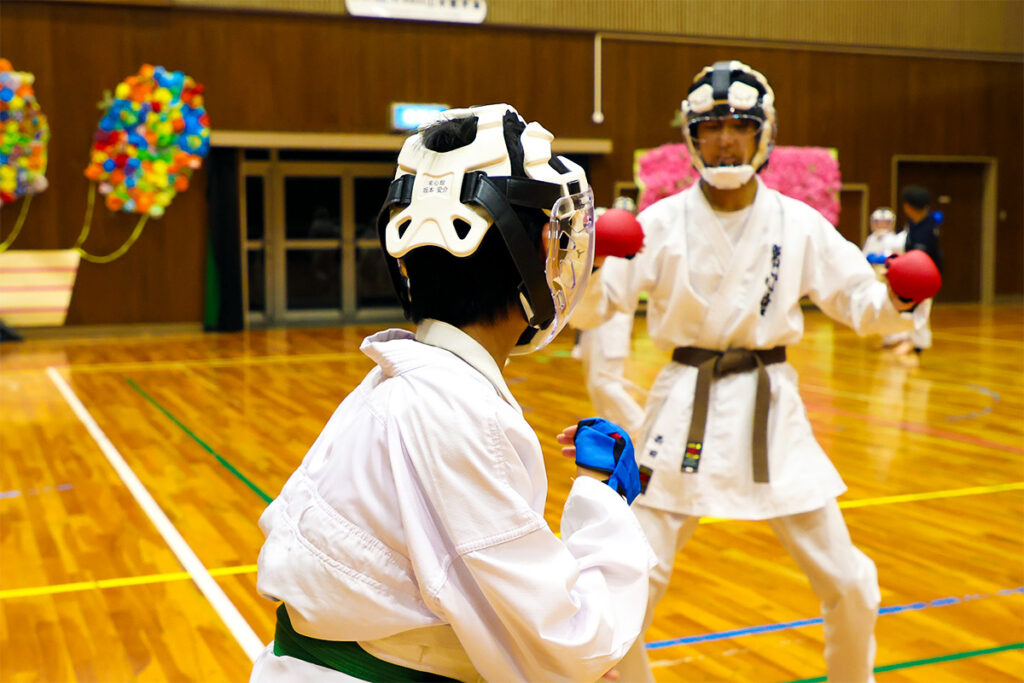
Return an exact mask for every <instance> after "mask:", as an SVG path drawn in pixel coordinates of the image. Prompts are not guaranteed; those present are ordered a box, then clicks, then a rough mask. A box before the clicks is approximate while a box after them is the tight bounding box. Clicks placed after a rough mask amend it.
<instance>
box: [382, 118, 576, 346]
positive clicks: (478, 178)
mask: <svg viewBox="0 0 1024 683" xmlns="http://www.w3.org/2000/svg"><path fill="white" fill-rule="evenodd" d="M474 117H475V118H476V120H477V123H476V137H475V138H474V140H473V142H471V143H470V144H468V145H465V146H463V147H459V148H457V149H453V150H451V151H448V152H435V151H433V150H430V149H427V147H426V146H424V144H423V138H422V132H423V131H424V130H425V129H426V128H428V127H429V126H430V125H432V124H426V125H424V126H421V127H420V131H419V132H418V133H417V134H415V135H413V136H411V137H410V138H409V139H408V140H406V141H405V144H404V145H403V146H402V151H401V152H400V153H399V155H398V169H397V171H396V173H395V180H394V181H393V182H392V183H391V187H390V189H389V191H388V196H387V199H386V200H385V202H384V206H383V207H382V208H381V211H380V214H379V215H378V218H377V230H378V235H379V237H380V243H381V247H382V248H383V249H384V254H385V259H386V261H387V264H388V271H389V273H390V274H391V280H392V282H393V284H394V286H395V291H396V292H397V293H398V298H399V299H400V300H401V302H402V306H403V308H404V309H405V312H406V315H408V314H409V312H410V304H411V301H412V298H411V297H412V293H411V291H410V287H409V280H408V278H407V277H406V275H405V273H404V270H403V267H402V264H401V262H400V259H401V258H402V257H403V256H405V255H406V254H408V253H409V252H410V251H412V250H413V249H417V248H419V247H426V246H432V247H439V248H441V249H444V250H445V251H447V252H449V253H450V254H452V255H454V256H458V257H465V256H469V255H471V254H473V253H475V252H476V250H477V249H478V248H479V247H480V243H481V242H482V241H483V238H484V236H485V235H486V233H487V231H488V230H490V229H491V228H492V227H493V228H496V229H497V230H498V231H499V232H500V233H501V237H502V241H503V242H504V244H505V247H506V248H507V250H508V253H509V255H510V256H511V258H512V261H513V263H515V266H516V269H517V271H518V274H519V280H520V281H519V283H518V285H517V289H518V292H519V302H520V306H521V308H522V312H523V317H524V318H525V320H526V322H527V324H528V325H529V328H528V329H527V331H526V333H524V335H523V338H521V339H520V341H519V344H517V346H516V349H514V350H513V353H517V354H518V353H529V352H530V351H534V350H536V349H538V348H540V347H542V346H544V345H545V344H547V343H548V342H549V341H551V339H553V338H554V336H555V335H557V334H558V332H559V331H560V330H561V329H562V327H564V325H565V323H566V321H567V320H568V317H569V314H570V313H571V312H572V309H573V308H574V307H575V305H576V303H578V301H579V298H580V296H582V292H583V289H584V287H585V283H586V280H587V277H588V276H589V274H590V270H591V267H592V264H593V251H594V246H593V245H594V240H593V225H594V217H593V194H592V192H591V191H590V187H589V185H588V182H587V176H586V173H585V172H584V171H583V169H582V168H580V167H579V166H578V165H576V164H575V163H573V162H572V161H570V160H569V159H566V158H564V157H557V156H554V155H553V154H552V153H551V142H552V140H554V136H553V135H551V133H549V132H548V131H547V130H545V129H544V127H543V126H541V125H540V124H539V123H536V122H532V123H529V124H527V123H526V122H525V121H523V119H522V118H521V117H520V116H519V113H518V112H517V111H516V110H515V108H513V107H512V106H510V105H507V104H493V105H488V106H483V107H472V108H468V109H450V110H448V111H446V112H444V113H442V114H441V119H442V120H455V119H465V118H474ZM513 124H514V128H513V130H520V129H521V130H522V133H521V134H519V140H520V142H521V143H522V147H523V162H522V163H523V170H524V171H525V173H526V176H527V177H525V178H523V177H521V176H513V175H512V159H511V157H510V154H509V149H508V147H507V145H506V142H505V132H506V131H505V129H506V128H507V127H509V126H510V125H513ZM514 206H516V207H526V208H533V209H541V210H543V211H545V212H546V213H548V215H549V216H550V223H549V226H548V230H547V231H546V233H545V238H546V239H547V251H546V256H547V262H546V263H545V262H544V261H542V260H541V259H540V257H539V256H538V254H537V249H536V247H535V246H534V244H533V243H532V242H531V241H530V238H529V236H528V233H527V231H526V228H525V227H524V226H523V225H522V222H521V221H520V219H519V216H518V215H517V214H516V211H515V210H514V209H513V207H514ZM467 295H468V296H472V292H467Z"/></svg>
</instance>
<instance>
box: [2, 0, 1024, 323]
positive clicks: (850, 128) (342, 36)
mask: <svg viewBox="0 0 1024 683" xmlns="http://www.w3.org/2000/svg"><path fill="white" fill-rule="evenodd" d="M0 45H3V56H4V57H5V58H7V59H10V60H11V61H12V63H13V64H14V66H15V67H16V68H18V69H23V70H27V71H31V72H33V73H34V74H35V75H36V84H35V88H36V94H37V97H38V99H39V102H40V103H41V105H42V107H43V109H44V111H45V112H46V114H47V116H48V117H49V120H50V126H51V129H52V131H53V138H52V140H51V142H50V148H49V159H50V162H49V168H48V169H47V177H48V179H49V181H50V188H49V189H48V190H47V191H46V192H45V193H43V194H42V195H40V196H38V197H36V198H35V200H34V201H33V204H32V207H31V210H30V211H29V213H28V220H27V221H26V223H25V227H24V229H23V231H22V234H21V236H19V237H18V240H17V241H16V242H15V248H26V249H27V248H37V249H56V248H67V247H69V246H70V245H72V244H73V243H74V241H75V237H76V236H77V235H78V233H79V230H80V229H81V225H82V220H83V217H84V215H85V206H86V197H87V194H88V183H87V181H86V180H85V178H84V176H83V175H82V172H83V170H84V168H85V165H86V163H87V161H88V149H89V144H90V140H91V136H92V133H93V130H94V128H95V126H96V123H97V121H98V119H99V115H98V112H97V110H96V102H97V101H98V100H99V99H100V98H101V96H102V93H103V91H104V90H107V89H111V88H113V87H114V86H115V85H116V84H117V83H118V82H119V81H120V80H121V79H123V78H124V77H126V76H128V75H130V74H132V73H135V72H136V71H137V69H138V67H139V65H140V64H142V63H143V62H149V63H153V64H162V65H164V66H166V67H168V68H173V69H179V70H182V71H185V72H186V73H188V74H189V75H191V76H193V77H194V78H196V79H197V80H198V81H200V82H202V83H204V84H205V85H206V87H207V101H206V104H207V109H208V111H209V112H210V117H211V122H212V127H213V129H214V131H283V132H285V133H295V134H305V133H308V132H309V131H324V132H332V134H338V135H359V136H388V135H389V133H390V131H389V130H388V129H387V125H388V108H389V105H390V103H391V102H395V101H408V102H448V103H450V104H451V105H452V106H461V105H466V104H485V103H489V102H501V101H507V102H510V103H511V104H514V105H515V106H516V107H517V108H518V109H519V110H520V111H521V112H522V113H523V115H524V117H526V118H527V119H529V120H537V121H540V122H541V123H542V124H543V125H544V126H545V127H546V128H548V129H549V130H551V131H552V133H554V134H555V136H556V140H557V139H563V140H564V139H572V140H599V141H606V143H605V142H602V143H601V144H602V145H605V144H606V145H610V147H611V150H610V151H606V150H605V149H602V150H599V151H596V152H592V153H593V154H594V156H591V157H590V174H591V177H592V181H593V185H594V188H595V193H596V194H597V200H598V203H599V204H601V205H605V204H607V203H609V202H611V200H612V198H613V197H612V192H613V188H614V185H615V182H617V181H629V180H631V179H632V175H633V172H632V169H633V151H634V150H636V149H639V148H650V147H654V146H657V145H660V144H663V143H666V142H672V141H675V140H678V136H679V131H678V129H674V128H672V126H671V121H672V118H673V115H674V112H675V111H676V109H677V108H678V106H679V100H680V98H681V97H682V95H683V93H685V90H686V87H687V85H688V84H689V82H690V79H691V78H692V77H693V74H694V73H695V72H696V71H697V70H698V69H699V68H700V67H702V66H704V65H705V64H708V63H711V62H714V61H717V60H720V59H731V58H736V59H741V60H743V61H745V62H747V63H749V64H752V65H754V66H755V67H757V68H758V69H759V70H761V71H762V72H763V73H765V74H766V76H767V77H768V78H769V79H770V80H771V82H772V84H773V86H774V88H775V92H776V96H777V102H778V112H779V136H778V140H777V143H778V144H780V145H816V146H823V147H834V148H836V149H837V150H838V153H839V160H840V167H841V169H842V174H843V177H844V178H846V179H851V180H854V181H856V182H858V183H864V184H866V185H867V186H868V187H869V189H870V196H871V197H873V198H883V197H889V196H891V190H890V183H891V180H890V173H889V166H890V159H891V158H892V157H893V156H894V155H950V156H984V157H994V158H996V159H997V160H998V167H999V173H998V179H997V182H996V194H995V202H996V206H997V209H998V214H997V215H999V216H1005V217H1003V218H1000V219H999V220H998V221H997V225H996V230H995V235H996V236H995V253H996V273H995V294H996V295H1005V294H1016V293H1020V292H1022V291H1024V282H1022V281H1021V278H1020V273H1021V272H1022V270H1024V263H1022V260H1024V239H1022V235H1024V230H1022V216H1024V197H1022V193H1021V192H1020V188H1021V187H1024V168H1022V159H1021V154H1020V150H1021V149H1024V134H1022V130H1021V126H1020V112H1021V111H1024V66H1022V65H1021V64H1014V63H1000V62H978V61H971V60H957V59H922V58H898V57H892V56H884V55H856V54H839V53H826V52H812V51H808V50H794V49H776V48H750V47H729V46H725V45H694V44H673V43H648V42H643V43H639V42H624V41H609V42H607V43H606V44H605V45H604V52H603V62H602V72H603V73H602V82H603V111H604V114H605V120H604V123H602V124H600V125H599V124H595V123H594V122H593V121H592V120H591V113H592V110H593V69H594V53H593V36H592V35H589V34H584V33H580V32H571V31H535V30H521V29H512V28H499V27H494V26H482V27H481V26H455V25H447V24H445V25H441V24H427V23H416V24H412V23H411V22H387V21H373V20H367V19H355V18H351V17H322V16H321V17H312V16H302V15H288V16H285V15H272V14H265V13H255V12H254V13H239V12H222V11H212V10H194V9H182V8H180V7H176V8H162V7H139V6H118V5H97V4H92V3H54V2H48V3H37V4H31V3H22V2H15V3H10V2H4V4H3V21H2V22H0ZM98 46H102V49H100V48H99V47H98ZM217 134H218V133H215V135H217ZM205 194H206V179H205V171H203V170H200V171H199V172H198V173H197V174H196V175H195V176H194V177H193V184H192V187H191V188H190V189H189V190H188V191H187V192H185V193H183V194H180V195H179V196H178V197H177V198H176V199H175V200H174V202H173V203H172V205H171V206H170V207H169V208H168V210H167V214H166V215H165V216H164V217H163V218H162V219H160V220H156V221H151V222H150V224H149V225H148V226H147V227H146V230H145V232H144V233H143V235H142V238H141V239H140V240H139V241H138V243H137V244H136V245H135V246H134V247H133V248H132V250H131V251H130V252H129V253H128V254H127V255H126V256H125V257H124V258H122V259H120V260H119V261H116V262H114V263H111V264H106V265H95V264H89V263H86V264H83V265H82V267H81V269H80V271H79V276H78V282H77V283H76V286H75V292H74V295H73V297H72V301H71V309H70V312H69V324H71V325H94V324H134V323H158V322H198V321H199V320H201V319H202V299H203V297H202V293H203V287H204V264H205V256H206V225H207V220H208V219H207V208H206V197H205ZM19 209H20V204H18V203H15V204H12V205H9V206H5V207H3V209H2V210H0V239H2V238H3V237H4V236H6V234H7V231H9V230H10V226H11V225H12V224H13V222H14V217H15V216H16V212H17V211H18V210H19ZM133 226H134V219H133V218H132V217H131V216H128V215H125V214H116V215H115V214H113V213H111V212H110V211H108V210H107V209H106V208H105V207H102V206H99V207H97V211H96V217H95V219H94V221H93V227H92V232H93V234H92V235H91V236H90V238H89V240H90V241H89V247H90V248H91V249H90V250H91V251H93V252H94V253H104V252H105V251H110V250H112V249H113V248H115V247H116V246H118V245H119V244H120V243H121V242H122V241H123V240H124V238H125V237H126V236H127V234H128V233H129V232H130V230H131V228H132V227H133Z"/></svg>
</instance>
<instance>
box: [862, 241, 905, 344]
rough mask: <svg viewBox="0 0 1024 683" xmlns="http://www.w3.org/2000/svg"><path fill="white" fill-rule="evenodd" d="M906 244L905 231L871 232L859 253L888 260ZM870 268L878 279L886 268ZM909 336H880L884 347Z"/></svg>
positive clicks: (873, 265)
mask: <svg viewBox="0 0 1024 683" xmlns="http://www.w3.org/2000/svg"><path fill="white" fill-rule="evenodd" d="M906 242H907V232H906V230H904V231H903V232H893V231H891V230H889V231H887V232H872V233H871V234H870V235H868V238H867V239H866V240H864V246H863V247H862V248H861V252H863V253H864V256H869V255H870V254H878V255H880V256H883V257H886V258H888V257H889V256H891V255H893V254H902V253H903V250H904V246H905V245H906ZM871 266H872V268H874V269H875V273H876V274H877V275H878V278H879V279H882V278H884V277H885V271H886V267H885V266H884V265H877V264H871ZM911 334H914V332H897V333H895V334H884V335H882V343H883V344H884V345H886V346H893V345H895V344H898V343H899V342H901V341H903V340H904V339H909V338H910V335H911Z"/></svg>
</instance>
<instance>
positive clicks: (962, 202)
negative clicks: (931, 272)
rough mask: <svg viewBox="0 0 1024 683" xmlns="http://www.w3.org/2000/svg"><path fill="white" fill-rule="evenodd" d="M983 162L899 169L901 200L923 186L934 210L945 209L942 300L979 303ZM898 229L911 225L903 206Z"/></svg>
mask: <svg viewBox="0 0 1024 683" xmlns="http://www.w3.org/2000/svg"><path fill="white" fill-rule="evenodd" d="M986 171H987V169H986V165H985V164H984V163H974V162H953V161H950V162H945V161H904V160H900V161H899V162H898V163H897V167H896V181H897V182H896V193H897V194H896V196H897V202H898V203H899V199H898V198H899V193H900V192H901V191H902V190H903V188H904V187H906V186H907V185H921V186H923V187H926V188H928V190H929V191H930V192H931V195H932V210H933V211H941V212H942V214H943V216H944V218H943V221H942V226H941V232H940V237H939V245H940V247H941V249H942V254H943V260H944V266H943V271H942V291H941V292H939V295H938V297H936V298H937V299H938V300H939V301H971V302H975V301H980V300H981V280H982V263H981V260H982V249H981V244H982V223H983V214H982V207H983V200H984V193H985V173H986ZM893 209H894V210H896V211H897V213H898V216H899V217H898V221H899V225H900V226H902V225H904V224H905V223H906V221H907V217H906V215H905V214H904V213H903V207H902V205H900V206H899V208H898V209H897V207H895V206H894V207H893Z"/></svg>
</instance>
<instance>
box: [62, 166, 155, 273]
mask: <svg viewBox="0 0 1024 683" xmlns="http://www.w3.org/2000/svg"><path fill="white" fill-rule="evenodd" d="M95 203H96V183H89V200H88V203H87V204H86V208H85V224H84V225H83V226H82V232H81V234H79V235H78V240H77V241H76V242H75V247H74V248H75V249H77V250H78V253H79V254H81V255H82V259H83V260H85V261H88V262H89V263H110V262H111V261H116V260H117V259H119V258H121V257H122V256H124V255H125V254H126V253H128V250H129V249H131V248H132V245H133V244H135V241H136V240H137V239H139V235H141V234H142V229H143V228H145V227H146V221H148V220H149V214H144V215H142V216H140V217H139V222H138V223H136V224H135V230H133V231H132V234H131V235H129V236H128V239H127V240H126V241H125V243H124V244H122V245H121V246H120V247H118V248H117V249H116V250H115V251H112V252H110V253H109V254H107V255H106V256H94V255H93V254H90V253H89V252H87V251H86V250H85V249H83V248H82V245H83V244H85V240H86V238H87V237H89V229H90V227H91V226H92V211H93V206H94V205H95Z"/></svg>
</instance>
